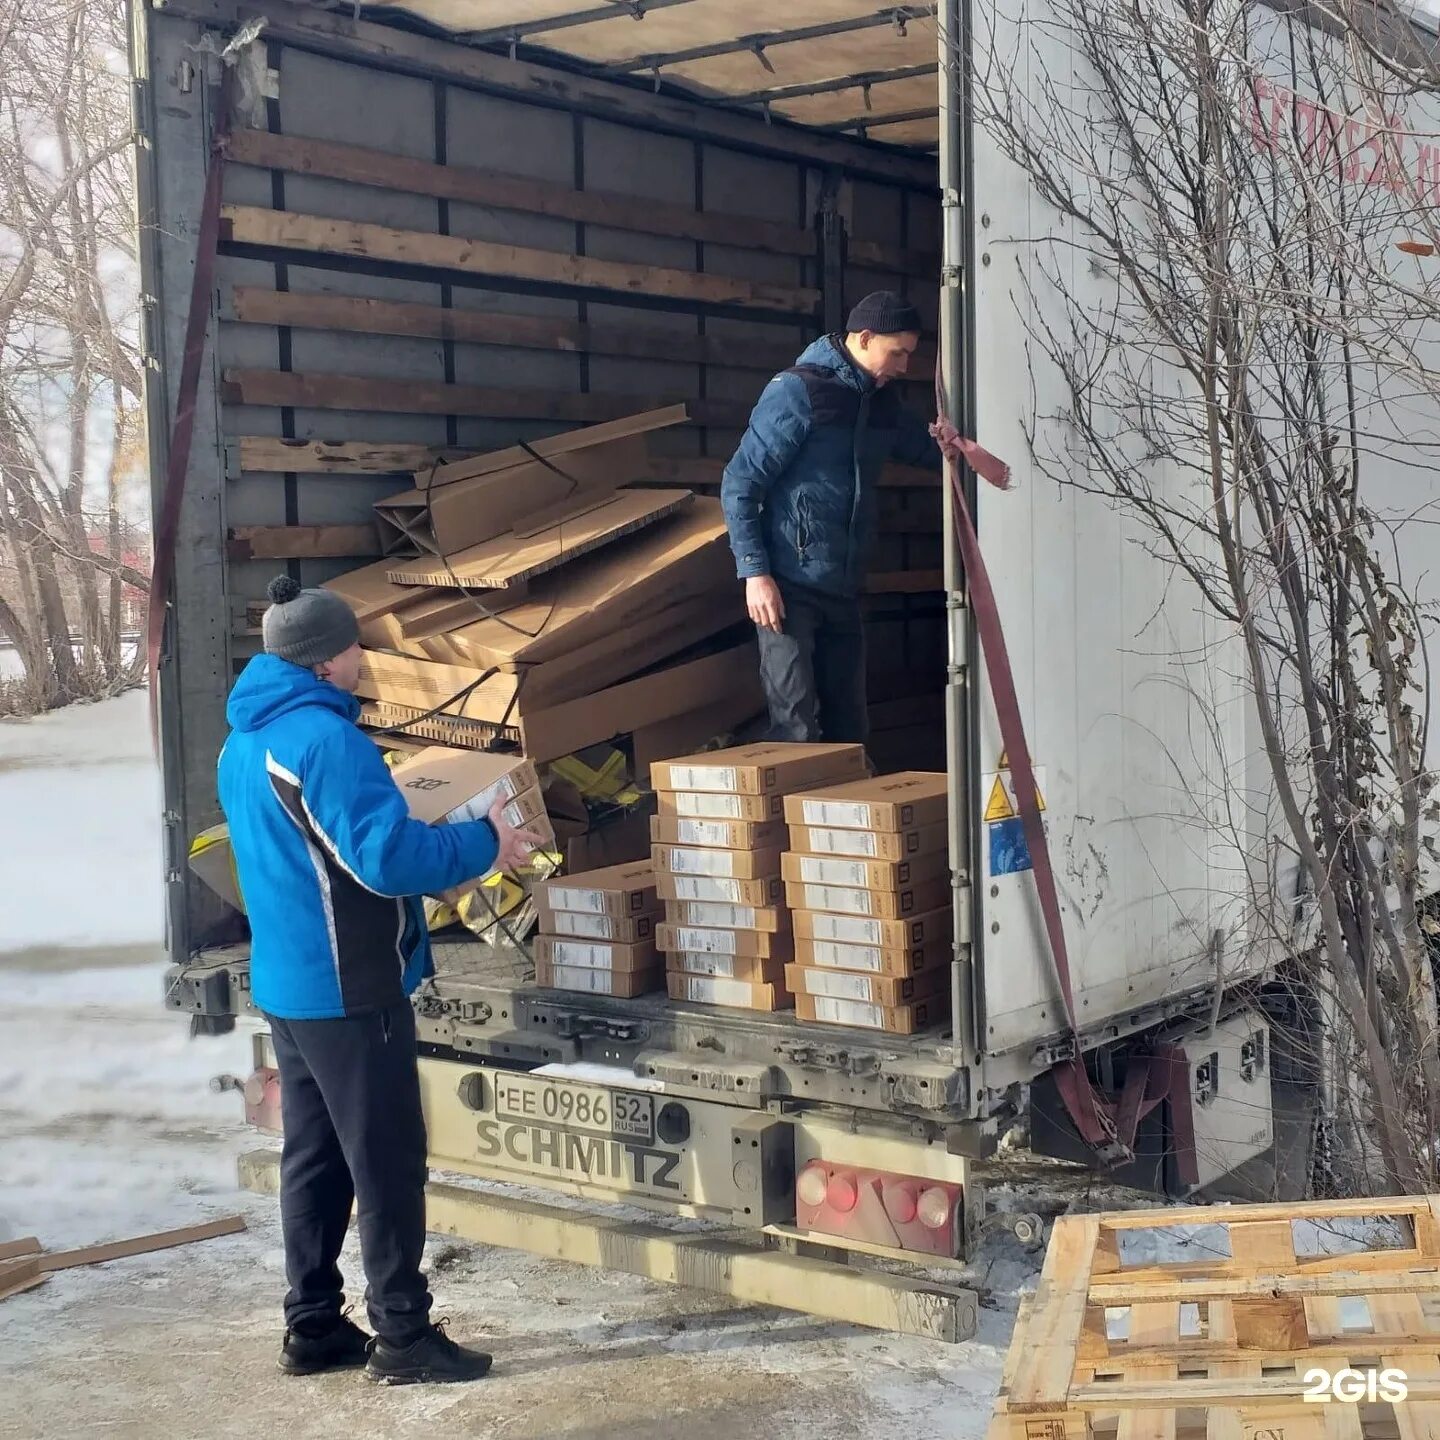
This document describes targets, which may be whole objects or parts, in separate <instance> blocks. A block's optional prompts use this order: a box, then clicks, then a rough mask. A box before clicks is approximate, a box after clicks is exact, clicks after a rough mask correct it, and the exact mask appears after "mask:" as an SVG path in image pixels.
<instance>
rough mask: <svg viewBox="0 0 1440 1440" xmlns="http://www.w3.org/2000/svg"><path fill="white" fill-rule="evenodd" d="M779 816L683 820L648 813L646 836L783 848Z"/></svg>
mask: <svg viewBox="0 0 1440 1440" xmlns="http://www.w3.org/2000/svg"><path fill="white" fill-rule="evenodd" d="M787 834H788V832H787V830H786V827H785V822H784V821H783V820H765V821H761V822H760V823H759V824H757V823H756V822H755V821H753V820H687V819H685V818H684V817H683V816H680V815H652V816H651V817H650V838H651V840H653V841H655V842H656V843H657V844H666V845H702V846H706V847H708V848H710V849H713V850H783V849H784V848H785V841H786V838H787Z"/></svg>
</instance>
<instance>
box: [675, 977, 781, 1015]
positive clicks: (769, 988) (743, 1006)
mask: <svg viewBox="0 0 1440 1440" xmlns="http://www.w3.org/2000/svg"><path fill="white" fill-rule="evenodd" d="M665 988H666V989H667V990H668V991H669V992H670V998H671V999H672V1000H687V1001H689V1002H690V1003H691V1004H694V1005H729V1006H730V1007H731V1008H733V1009H739V1010H788V1009H789V1008H790V1003H791V1001H790V992H789V991H788V990H786V989H785V987H784V986H783V985H777V984H754V985H752V984H750V983H749V982H748V981H745V980H731V979H727V978H725V977H723V976H719V975H686V974H679V973H677V972H676V971H673V970H672V971H669V972H668V973H667V974H666V976H665Z"/></svg>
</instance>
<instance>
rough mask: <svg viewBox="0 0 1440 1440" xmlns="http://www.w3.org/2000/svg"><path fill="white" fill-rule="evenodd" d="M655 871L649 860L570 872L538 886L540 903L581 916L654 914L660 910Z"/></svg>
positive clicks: (536, 889) (551, 909)
mask: <svg viewBox="0 0 1440 1440" xmlns="http://www.w3.org/2000/svg"><path fill="white" fill-rule="evenodd" d="M655 881H656V876H655V871H654V868H653V867H652V866H651V864H650V862H649V861H648V860H643V861H636V862H635V863H633V864H628V865H612V866H611V867H610V868H609V869H606V870H591V871H588V872H586V873H585V874H583V875H566V876H564V877H563V878H561V879H555V880H547V881H545V882H544V883H543V884H541V885H537V886H536V887H535V894H536V896H537V899H538V903H539V904H541V905H543V906H544V907H545V908H546V909H547V910H549V911H551V912H558V911H561V910H573V911H574V912H575V913H576V914H579V915H614V916H617V917H619V918H621V919H625V918H627V917H629V916H631V915H654V914H656V913H657V912H658V911H659V909H660V902H659V899H658V898H657V896H656V893H655Z"/></svg>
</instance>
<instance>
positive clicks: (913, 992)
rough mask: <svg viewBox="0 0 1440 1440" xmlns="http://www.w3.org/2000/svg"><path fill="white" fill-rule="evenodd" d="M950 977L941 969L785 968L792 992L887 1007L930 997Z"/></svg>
mask: <svg viewBox="0 0 1440 1440" xmlns="http://www.w3.org/2000/svg"><path fill="white" fill-rule="evenodd" d="M949 978H950V977H949V974H948V972H946V971H944V970H931V971H928V972H927V973H925V974H923V975H852V974H850V973H849V972H848V971H845V970H824V969H819V970H812V969H811V968H810V967H809V966H808V965H787V966H786V967H785V985H786V988H787V989H788V990H789V991H790V993H791V994H792V995H812V996H813V995H824V996H828V997H829V998H831V999H833V1000H858V1001H861V1002H862V1003H864V1004H867V1005H884V1006H887V1007H889V1006H895V1005H908V1004H910V1003H911V1002H912V1001H914V1000H932V999H934V998H936V997H937V996H939V994H940V993H941V991H942V990H944V989H946V988H947V985H948V981H949Z"/></svg>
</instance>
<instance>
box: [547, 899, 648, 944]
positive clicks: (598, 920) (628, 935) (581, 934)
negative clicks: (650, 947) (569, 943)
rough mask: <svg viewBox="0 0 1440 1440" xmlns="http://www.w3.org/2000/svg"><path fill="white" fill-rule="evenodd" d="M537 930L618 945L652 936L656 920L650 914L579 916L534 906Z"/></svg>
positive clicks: (559, 935) (575, 913)
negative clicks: (537, 924) (607, 941)
mask: <svg viewBox="0 0 1440 1440" xmlns="http://www.w3.org/2000/svg"><path fill="white" fill-rule="evenodd" d="M535 910H536V914H537V915H538V916H539V920H540V930H541V932H542V933H543V934H545V935H554V936H557V937H564V938H566V939H573V940H610V941H614V942H615V943H616V944H619V945H634V944H636V943H637V942H639V941H641V940H651V941H653V940H654V938H655V926H656V924H657V923H658V922H657V919H656V917H655V916H654V915H633V916H631V917H630V918H628V919H621V918H620V917H619V916H616V915H581V914H578V913H577V912H576V911H574V910H551V909H549V908H548V907H547V906H544V905H537V906H536V907H535Z"/></svg>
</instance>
